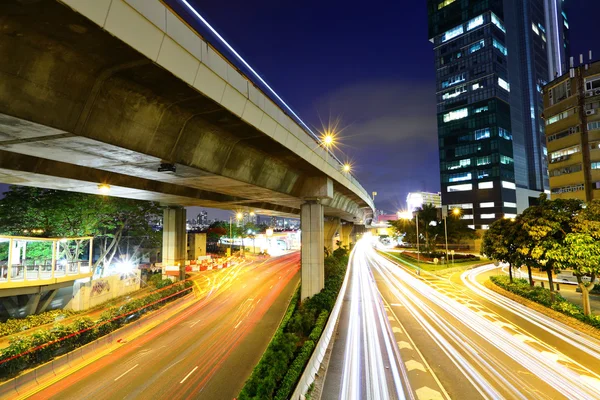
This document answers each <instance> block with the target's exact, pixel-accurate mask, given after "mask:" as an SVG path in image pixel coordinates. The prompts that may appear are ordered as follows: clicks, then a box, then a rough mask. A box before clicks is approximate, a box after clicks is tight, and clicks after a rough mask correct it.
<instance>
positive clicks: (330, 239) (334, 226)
mask: <svg viewBox="0 0 600 400" xmlns="http://www.w3.org/2000/svg"><path fill="white" fill-rule="evenodd" d="M323 226H324V237H323V238H324V242H323V247H325V248H327V250H329V251H330V252H332V251H334V250H335V249H337V246H336V245H335V241H336V240H335V234H336V233H337V232H339V231H340V219H339V218H328V219H326V220H325V221H324V224H323Z"/></svg>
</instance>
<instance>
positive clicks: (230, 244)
mask: <svg viewBox="0 0 600 400" xmlns="http://www.w3.org/2000/svg"><path fill="white" fill-rule="evenodd" d="M242 218H244V214H242V213H241V212H239V213H237V214H235V219H237V220H238V221H241V219H242ZM231 220H232V216H229V255H232V254H233V251H232V249H231V246H232V244H233V234H232V229H231ZM242 244H243V243H242Z"/></svg>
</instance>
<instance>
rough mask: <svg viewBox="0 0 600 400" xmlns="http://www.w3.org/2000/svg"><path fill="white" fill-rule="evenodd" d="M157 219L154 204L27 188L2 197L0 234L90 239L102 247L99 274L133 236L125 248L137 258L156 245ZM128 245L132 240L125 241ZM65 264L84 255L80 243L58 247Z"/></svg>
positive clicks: (12, 187) (156, 207) (0, 202)
mask: <svg viewBox="0 0 600 400" xmlns="http://www.w3.org/2000/svg"><path fill="white" fill-rule="evenodd" d="M159 217H160V208H159V207H158V206H157V205H156V204H155V203H153V202H148V201H140V200H131V199H123V198H119V197H107V196H95V195H90V194H84V193H75V192H64V191H59V190H49V189H40V188H30V187H19V186H11V188H10V190H9V191H8V192H6V193H5V197H4V198H3V199H0V233H1V234H6V235H19V236H33V235H34V234H32V233H31V231H32V230H36V231H40V230H41V231H42V232H43V233H39V234H35V236H43V237H81V236H93V237H94V238H95V239H97V240H96V241H95V243H97V244H98V246H99V248H100V255H99V257H98V260H97V261H96V263H95V264H94V268H99V269H100V270H101V271H102V270H103V268H104V267H105V266H107V265H110V263H111V262H112V260H113V258H114V257H115V255H116V254H118V253H119V252H123V251H124V250H123V247H120V246H121V245H122V239H123V238H124V237H135V238H136V240H135V241H133V245H132V247H130V248H127V249H126V250H129V251H132V253H131V254H130V256H135V255H137V253H138V252H139V250H140V249H142V248H143V247H148V246H157V245H158V243H160V233H159V232H156V231H154V230H153V229H152V224H151V221H153V220H157V219H158V218H159ZM128 243H129V244H132V243H131V242H128ZM61 251H62V252H63V254H61V255H60V256H65V257H66V258H67V259H69V260H78V259H79V256H80V255H81V253H82V251H83V247H82V246H81V242H80V241H76V242H75V243H73V244H71V245H70V246H61Z"/></svg>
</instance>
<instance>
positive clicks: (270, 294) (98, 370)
mask: <svg viewBox="0 0 600 400" xmlns="http://www.w3.org/2000/svg"><path fill="white" fill-rule="evenodd" d="M298 271H299V254H298V253H295V254H291V255H286V256H283V257H278V258H272V259H268V260H266V261H264V262H262V263H259V262H254V263H252V264H250V265H240V266H236V267H232V268H228V269H224V270H221V271H219V272H217V273H213V274H208V275H207V277H208V276H210V278H207V279H206V281H205V282H203V283H201V284H199V287H198V288H197V289H198V290H199V291H200V292H202V293H203V295H201V296H199V298H198V301H197V302H196V303H195V304H194V305H192V306H190V307H189V308H187V309H186V310H184V311H182V312H180V313H178V314H177V315H174V316H172V317H171V318H170V319H168V320H167V321H165V322H164V323H162V324H160V325H159V326H158V327H156V328H154V329H152V330H150V331H148V332H144V333H142V334H141V335H140V336H139V337H136V338H135V339H133V340H130V341H128V342H127V343H125V344H124V345H123V346H121V347H119V348H118V349H116V350H115V351H113V352H112V353H110V354H108V355H107V356H105V357H102V358H100V359H98V360H97V361H95V362H94V363H92V364H89V365H87V366H85V367H83V368H81V369H79V370H76V371H72V373H71V374H70V375H68V376H66V377H64V378H63V379H61V380H59V381H58V382H55V383H53V384H50V385H49V386H45V385H44V384H42V385H40V387H38V388H37V389H36V390H37V392H36V393H29V394H30V395H31V396H24V397H23V398H32V399H61V400H63V399H77V400H80V399H95V400H96V399H98V400H103V399H117V398H118V399H153V400H154V399H170V400H172V399H211V400H212V399H215V400H218V399H228V400H230V399H232V398H234V397H235V396H237V394H238V393H239V391H240V390H241V388H242V386H243V384H244V382H245V380H246V379H247V378H248V376H249V375H250V373H251V371H252V369H253V368H254V366H255V364H256V363H257V362H258V360H259V359H260V357H261V355H262V353H263V352H264V350H265V348H266V346H267V345H268V343H269V341H270V339H271V337H272V335H273V333H274V332H275V330H276V329H277V326H278V324H279V322H280V320H281V318H282V316H283V314H284V313H285V310H286V308H287V304H288V303H289V300H290V298H291V296H292V295H293V292H294V289H295V287H296V286H297V284H298V281H299V274H298ZM203 291H204V292H203ZM206 291H207V292H206Z"/></svg>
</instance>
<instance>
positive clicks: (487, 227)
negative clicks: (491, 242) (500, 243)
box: [481, 225, 490, 230]
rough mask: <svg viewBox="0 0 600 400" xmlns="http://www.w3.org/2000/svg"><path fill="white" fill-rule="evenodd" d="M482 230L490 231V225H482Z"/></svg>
mask: <svg viewBox="0 0 600 400" xmlns="http://www.w3.org/2000/svg"><path fill="white" fill-rule="evenodd" d="M481 229H483V230H486V229H490V226H489V225H481Z"/></svg>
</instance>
